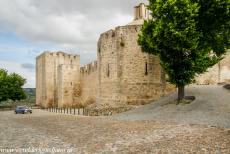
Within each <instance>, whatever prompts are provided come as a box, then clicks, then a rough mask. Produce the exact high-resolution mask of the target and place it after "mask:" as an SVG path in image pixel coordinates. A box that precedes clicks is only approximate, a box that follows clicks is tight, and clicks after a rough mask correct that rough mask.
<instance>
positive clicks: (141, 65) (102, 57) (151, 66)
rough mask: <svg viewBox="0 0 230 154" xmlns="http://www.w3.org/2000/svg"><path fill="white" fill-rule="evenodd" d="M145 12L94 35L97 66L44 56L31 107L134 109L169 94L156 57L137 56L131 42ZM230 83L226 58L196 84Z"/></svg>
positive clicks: (169, 87)
mask: <svg viewBox="0 0 230 154" xmlns="http://www.w3.org/2000/svg"><path fill="white" fill-rule="evenodd" d="M148 19H149V12H148V10H147V9H146V6H145V4H144V3H141V4H140V5H138V6H136V7H135V8H134V20H133V21H132V22H131V23H129V24H127V25H125V26H119V27H116V28H115V29H114V30H109V31H107V32H105V33H102V34H101V35H100V38H99V40H98V49H97V61H94V62H92V63H90V64H87V65H85V66H83V67H80V56H78V55H70V54H66V53H63V52H54V53H51V52H44V53H43V54H41V55H40V56H38V57H37V61H36V78H37V79H36V87H37V89H36V103H37V105H40V106H43V107H67V106H68V107H71V106H72V107H73V106H75V105H79V104H84V105H87V104H96V105H99V106H101V105H102V106H103V105H105V106H111V107H116V106H125V105H127V104H128V105H140V104H146V103H149V102H151V101H154V100H157V99H159V98H160V97H162V96H164V95H166V94H168V93H170V92H172V91H175V87H174V86H172V85H170V84H168V83H167V82H166V80H165V73H164V71H163V70H162V68H161V66H160V61H159V58H158V57H157V56H154V55H150V54H147V53H144V52H142V51H141V48H140V46H139V45H138V44H137V37H138V34H139V32H140V30H141V26H142V24H143V22H144V20H148ZM229 79H230V52H228V53H227V55H226V58H225V59H223V60H222V61H221V62H220V63H219V64H218V65H216V66H214V67H213V68H210V69H209V70H208V72H207V73H205V74H203V75H200V76H199V77H197V79H196V80H197V83H198V84H216V83H219V82H228V81H229Z"/></svg>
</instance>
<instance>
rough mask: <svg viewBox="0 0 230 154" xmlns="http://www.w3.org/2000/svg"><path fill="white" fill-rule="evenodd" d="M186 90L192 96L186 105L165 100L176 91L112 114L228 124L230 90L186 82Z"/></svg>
mask: <svg viewBox="0 0 230 154" xmlns="http://www.w3.org/2000/svg"><path fill="white" fill-rule="evenodd" d="M186 94H187V95H189V96H196V100H195V101H193V102H192V103H191V104H187V105H175V104H168V102H169V101H172V100H174V99H176V94H172V95H170V96H168V97H165V98H163V99H161V100H160V101H157V102H154V103H152V104H149V105H145V106H142V107H139V108H137V109H135V110H132V111H129V112H126V113H122V114H119V115H115V116H114V118H115V119H118V120H161V121H167V122H177V123H181V124H204V125H212V126H219V127H225V128H230V91H229V90H227V89H225V88H223V87H222V86H190V87H187V88H186Z"/></svg>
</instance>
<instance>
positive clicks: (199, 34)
mask: <svg viewBox="0 0 230 154" xmlns="http://www.w3.org/2000/svg"><path fill="white" fill-rule="evenodd" d="M148 8H149V10H150V11H151V16H152V19H150V20H148V21H145V22H144V25H143V27H142V30H141V34H140V35H139V39H138V43H139V44H140V45H141V47H142V50H143V51H144V52H147V53H151V54H155V55H158V56H159V58H160V60H161V65H162V67H163V68H164V70H165V71H166V73H167V74H168V77H169V82H171V83H173V84H175V85H177V86H178V87H180V86H185V85H187V84H190V83H192V82H193V81H194V78H195V76H196V75H197V74H200V73H203V72H205V71H206V70H207V68H208V67H210V66H213V65H214V64H216V63H218V62H219V61H220V60H221V59H222V58H223V54H224V53H225V52H226V49H227V48H228V47H230V37H229V36H230V35H229V34H230V13H229V8H230V1H229V0H149V7H148Z"/></svg>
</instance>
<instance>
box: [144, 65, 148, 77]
mask: <svg viewBox="0 0 230 154" xmlns="http://www.w3.org/2000/svg"><path fill="white" fill-rule="evenodd" d="M145 75H148V63H147V62H146V63H145Z"/></svg>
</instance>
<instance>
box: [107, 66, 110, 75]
mask: <svg viewBox="0 0 230 154" xmlns="http://www.w3.org/2000/svg"><path fill="white" fill-rule="evenodd" d="M109 69H110V68H109V64H108V65H107V77H109V76H110V70H109Z"/></svg>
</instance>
